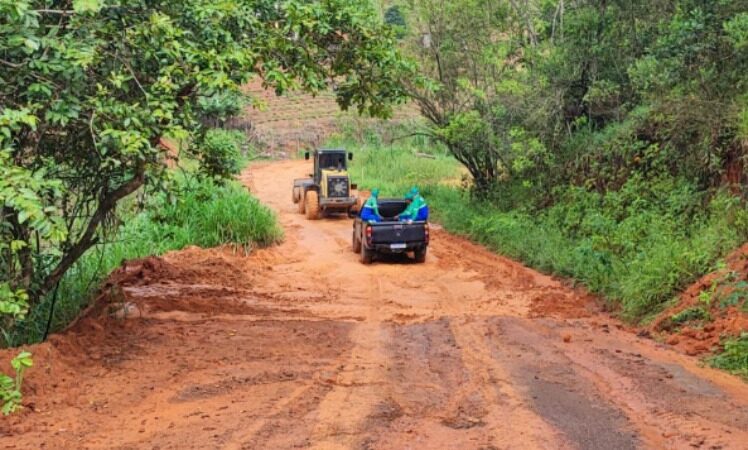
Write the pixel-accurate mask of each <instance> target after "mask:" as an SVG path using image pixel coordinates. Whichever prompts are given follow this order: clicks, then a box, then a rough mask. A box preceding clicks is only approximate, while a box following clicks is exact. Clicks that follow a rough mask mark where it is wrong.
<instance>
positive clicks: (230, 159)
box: [199, 129, 246, 179]
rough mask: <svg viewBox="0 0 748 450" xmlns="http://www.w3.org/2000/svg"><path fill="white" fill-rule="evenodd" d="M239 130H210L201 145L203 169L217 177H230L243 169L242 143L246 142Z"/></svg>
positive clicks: (204, 171) (201, 167) (201, 165)
mask: <svg viewBox="0 0 748 450" xmlns="http://www.w3.org/2000/svg"><path fill="white" fill-rule="evenodd" d="M245 139H246V138H245V137H244V135H243V134H242V133H241V132H239V131H228V130H221V129H213V130H208V132H207V133H205V137H204V138H203V140H202V143H201V144H200V145H199V147H201V149H202V151H201V152H200V169H201V171H202V172H203V173H204V174H206V175H208V176H210V177H213V178H216V179H228V178H230V177H231V176H233V175H236V174H238V173H239V172H240V171H241V168H242V164H241V159H242V156H241V145H242V144H243V143H244V142H245Z"/></svg>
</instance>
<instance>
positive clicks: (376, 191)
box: [371, 188, 379, 198]
mask: <svg viewBox="0 0 748 450" xmlns="http://www.w3.org/2000/svg"><path fill="white" fill-rule="evenodd" d="M371 196H372V197H374V198H377V197H379V189H377V188H374V189H372V190H371Z"/></svg>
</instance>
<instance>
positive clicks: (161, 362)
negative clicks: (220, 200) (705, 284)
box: [0, 161, 748, 449]
mask: <svg viewBox="0 0 748 450" xmlns="http://www.w3.org/2000/svg"><path fill="white" fill-rule="evenodd" d="M306 171H307V166H306V164H305V163H304V162H294V161H289V162H279V163H269V164H264V165H258V166H254V167H252V168H251V169H250V170H249V171H248V172H246V173H245V175H244V178H243V179H244V181H245V182H246V183H247V184H248V185H249V186H251V188H252V190H253V191H254V192H255V193H256V194H257V195H258V196H259V197H260V198H261V199H262V200H263V201H265V202H266V203H267V204H269V205H270V206H271V207H273V208H274V209H276V210H277V211H278V213H279V215H280V220H281V223H282V224H283V226H284V227H285V230H286V241H285V242H284V243H283V244H282V245H280V246H278V247H275V248H270V249H265V250H260V251H257V252H254V253H253V254H252V255H251V256H249V257H245V256H243V255H238V254H233V253H231V252H230V251H225V250H199V249H187V250H185V251H182V252H176V253H172V254H170V255H167V256H166V257H165V258H163V259H157V258H151V259H148V260H145V261H141V262H136V263H131V264H129V265H128V266H127V267H126V268H125V269H122V270H120V271H119V272H118V273H116V274H115V275H114V277H113V280H114V281H117V282H118V283H119V284H120V285H121V286H123V287H122V292H123V294H124V297H125V299H123V298H120V299H119V301H120V302H121V301H125V300H126V301H127V302H131V303H132V305H131V306H130V307H129V309H130V315H129V316H128V318H126V319H124V320H123V319H117V318H115V317H112V314H111V313H109V312H108V310H107V308H105V307H104V306H101V307H99V308H95V309H94V310H92V311H90V312H89V313H88V314H87V315H86V316H85V317H84V318H83V319H82V320H81V321H79V322H78V323H77V324H76V325H75V326H74V327H72V328H71V329H70V330H69V331H68V332H66V333H64V334H61V335H58V336H54V337H53V339H51V341H50V342H48V343H46V344H43V345H39V346H35V347H34V348H32V350H33V351H34V353H35V361H36V365H35V367H34V368H33V370H32V371H30V372H29V375H28V384H27V388H28V390H29V393H28V395H27V396H26V399H25V401H26V405H27V408H26V409H25V411H23V412H22V413H20V414H19V415H17V416H13V417H10V418H4V419H0V448H18V449H21V448H24V449H25V448H34V449H36V448H48V449H79V448H86V449H89V448H90V449H109V448H116V449H140V448H145V449H185V448H194V449H206V448H225V449H266V448H280V449H286V448H315V449H504V448H506V449H517V448H520V449H521V448H548V449H556V448H580V449H628V448H677V449H680V448H704V449H718V448H724V449H727V448H735V449H738V448H747V447H748V385H747V384H745V383H743V382H742V381H740V380H738V379H736V378H734V377H732V376H729V375H727V374H724V373H721V372H718V371H715V370H711V369H708V368H703V367H700V364H699V363H698V360H696V359H693V358H690V357H687V356H684V355H681V354H679V353H675V352H673V351H672V350H669V349H667V348H665V347H661V346H659V345H657V344H656V343H654V342H653V341H650V340H645V339H640V338H637V337H636V336H635V335H633V334H631V333H630V332H628V331H626V330H624V329H622V327H620V325H618V323H617V322H615V321H613V320H610V319H608V318H606V317H605V316H604V315H602V314H600V313H598V312H596V311H595V310H594V307H592V306H591V305H592V302H591V301H590V300H589V299H588V298H587V297H586V296H585V295H583V294H582V293H580V292H577V291H574V290H571V289H569V288H568V287H565V286H564V285H562V284H561V283H560V282H558V281H556V280H554V279H552V278H550V277H547V276H544V275H541V274H539V273H537V272H534V271H532V270H529V269H527V268H525V267H523V266H521V265H520V264H517V263H515V262H512V261H509V260H507V259H504V258H501V257H498V256H495V255H493V254H491V253H489V252H487V251H485V250H484V249H482V248H481V247H478V246H476V245H473V244H471V243H469V242H467V241H465V240H463V239H461V238H458V237H455V236H451V235H449V234H447V233H445V232H441V231H436V232H435V235H434V238H433V242H432V247H431V249H430V254H429V258H428V260H427V262H426V264H423V265H415V264H410V263H408V262H407V261H404V260H400V259H390V260H387V261H385V262H379V263H375V264H374V265H372V266H363V265H361V264H360V263H359V262H358V260H357V257H356V255H354V254H353V253H352V252H351V250H350V227H351V224H350V221H349V220H347V219H343V218H339V219H334V218H332V219H326V220H322V221H307V220H305V219H304V218H303V217H302V216H301V215H299V214H297V213H296V212H295V207H294V205H292V204H291V201H290V197H291V195H290V194H291V192H290V190H291V189H290V186H291V179H292V178H294V177H297V176H300V175H303V174H304V173H305V172H306ZM115 297H122V296H115ZM8 354H9V353H7V352H5V353H3V354H2V355H0V356H3V357H4V359H7V358H5V357H6V356H7V355H8Z"/></svg>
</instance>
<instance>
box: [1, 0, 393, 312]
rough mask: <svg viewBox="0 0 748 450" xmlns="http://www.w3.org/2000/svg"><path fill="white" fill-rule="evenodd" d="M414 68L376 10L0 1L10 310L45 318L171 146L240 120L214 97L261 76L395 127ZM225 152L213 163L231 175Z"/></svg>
mask: <svg viewBox="0 0 748 450" xmlns="http://www.w3.org/2000/svg"><path fill="white" fill-rule="evenodd" d="M403 66H404V63H403V61H402V59H401V58H400V57H399V55H398V52H397V50H396V49H395V48H394V45H393V37H392V35H391V34H390V32H388V30H387V28H386V27H385V26H384V25H383V24H382V23H381V21H380V20H379V19H376V14H375V13H374V11H373V10H372V8H371V6H370V4H369V3H368V1H366V0H356V1H350V0H320V1H314V2H308V1H302V0H290V1H286V2H282V3H281V2H277V1H275V0H233V1H230V0H226V1H220V2H216V1H208V0H184V1H167V0H131V1H127V2H120V1H113V0H72V1H71V0H0V311H2V312H3V313H5V314H10V315H11V316H13V315H15V316H16V317H19V316H20V315H21V314H22V313H24V312H26V311H27V310H28V308H29V306H30V307H32V308H33V306H34V304H36V302H38V300H39V299H40V298H41V297H42V296H44V295H46V294H47V293H48V292H50V290H51V289H52V288H53V287H54V286H55V285H56V283H58V282H59V280H60V278H61V277H62V276H63V274H65V272H66V271H67V270H68V269H69V268H70V267H71V265H72V264H73V263H75V261H76V260H78V259H79V258H80V257H81V255H83V253H84V252H85V251H86V250H87V249H89V248H90V247H91V246H93V245H95V244H96V243H97V242H100V241H101V240H102V239H104V236H105V230H106V229H107V227H108V225H109V224H112V223H113V220H112V219H113V217H114V216H115V215H116V208H117V204H118V202H119V201H120V200H122V199H123V198H125V197H127V196H128V195H130V194H131V193H133V192H135V191H136V190H138V189H139V188H140V187H141V186H143V185H144V184H148V183H153V184H156V183H158V181H159V180H160V179H161V178H162V176H163V174H164V169H165V163H164V161H165V155H164V151H163V150H162V149H161V147H160V146H159V141H160V139H161V138H162V137H163V136H166V135H169V136H173V137H175V138H177V139H181V140H185V141H195V140H199V138H200V137H201V134H202V133H203V132H204V130H203V129H202V128H201V127H200V121H201V120H203V119H205V118H206V115H210V111H211V110H220V111H221V112H223V111H226V110H227V109H229V110H230V109H232V108H233V106H231V105H229V106H230V108H225V107H223V106H222V105H218V106H216V105H211V104H210V102H211V101H210V100H206V99H211V98H212V99H214V100H215V99H216V98H217V97H216V96H225V95H226V94H234V95H236V96H238V95H239V93H240V86H241V85H242V84H243V83H245V82H247V81H248V80H249V79H250V78H252V77H255V76H256V77H260V78H261V79H262V80H263V82H264V83H265V84H266V85H267V86H268V87H272V88H274V89H275V90H276V91H277V92H278V93H282V92H284V91H286V90H288V89H296V88H298V89H304V90H307V91H312V92H314V91H319V90H323V89H327V88H328V87H330V86H332V87H333V88H334V90H335V93H336V95H337V100H338V103H339V104H340V105H341V107H342V108H349V107H356V108H358V109H359V111H362V112H363V111H366V112H368V113H370V114H373V115H379V116H386V115H388V114H389V112H390V105H391V104H392V103H393V102H396V101H398V100H399V99H400V98H401V97H402V95H403V91H402V88H401V87H400V82H399V79H400V75H399V73H401V69H402V68H403ZM217 101H218V100H215V101H214V102H217ZM233 109H236V108H233ZM215 147H216V146H212V147H211V146H208V151H209V152H210V153H211V154H209V155H206V157H205V158H201V159H202V160H203V161H209V163H206V164H204V165H203V166H204V167H209V168H210V169H211V170H212V171H213V172H214V173H219V174H230V173H231V170H230V169H229V170H226V171H224V170H222V169H221V168H218V167H214V166H215V165H216V164H220V163H221V162H222V161H231V160H232V158H231V157H230V155H229V154H228V153H227V149H226V148H224V147H225V146H223V147H221V148H220V149H218V150H216V148H215ZM197 151H198V153H199V149H198V150H197ZM228 152H229V153H231V151H230V149H228ZM219 153H220V154H219ZM197 156H198V157H200V156H201V155H197Z"/></svg>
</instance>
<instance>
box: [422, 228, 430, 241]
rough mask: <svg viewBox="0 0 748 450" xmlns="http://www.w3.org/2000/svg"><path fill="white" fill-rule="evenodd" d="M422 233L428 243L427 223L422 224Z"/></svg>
mask: <svg viewBox="0 0 748 450" xmlns="http://www.w3.org/2000/svg"><path fill="white" fill-rule="evenodd" d="M423 235H424V238H425V240H426V243H427V244H428V243H429V224H425V225H424V226H423Z"/></svg>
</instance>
